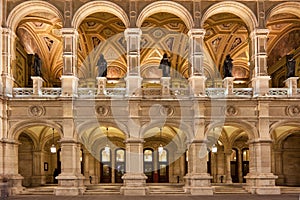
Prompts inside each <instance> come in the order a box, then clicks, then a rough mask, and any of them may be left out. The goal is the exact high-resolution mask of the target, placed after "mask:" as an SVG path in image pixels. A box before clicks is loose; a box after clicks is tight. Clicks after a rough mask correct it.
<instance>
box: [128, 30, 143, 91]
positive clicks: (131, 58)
mask: <svg viewBox="0 0 300 200" xmlns="http://www.w3.org/2000/svg"><path fill="white" fill-rule="evenodd" d="M124 34H125V39H126V42H127V66H128V67H127V76H126V78H125V81H126V95H127V96H139V95H140V94H141V85H142V78H141V74H140V41H141V35H142V31H141V29H139V28H127V29H126V30H125V33H124Z"/></svg>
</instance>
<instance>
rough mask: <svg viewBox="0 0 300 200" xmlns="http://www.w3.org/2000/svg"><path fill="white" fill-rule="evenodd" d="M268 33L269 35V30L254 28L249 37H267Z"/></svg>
mask: <svg viewBox="0 0 300 200" xmlns="http://www.w3.org/2000/svg"><path fill="white" fill-rule="evenodd" d="M269 33H270V30H269V29H262V28H256V29H254V30H253V31H252V32H251V33H250V37H255V36H257V37H259V36H263V37H264V36H265V37H267V36H268V34H269Z"/></svg>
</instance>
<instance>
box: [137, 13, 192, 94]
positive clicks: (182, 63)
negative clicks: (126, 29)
mask: <svg viewBox="0 0 300 200" xmlns="http://www.w3.org/2000/svg"><path fill="white" fill-rule="evenodd" d="M141 30H142V37H141V76H142V77H143V88H147V87H150V86H151V87H160V84H159V83H160V78H161V77H171V80H170V81H171V82H170V84H171V88H186V87H187V85H188V82H187V78H188V77H189V62H188V50H189V48H188V42H189V38H188V36H187V33H188V31H189V29H188V28H187V26H186V25H185V23H184V21H183V20H182V19H181V18H179V17H178V16H176V15H174V14H173V13H171V12H161V11H160V12H158V13H153V14H152V15H149V16H148V17H147V18H145V19H144V21H143V23H142V24H141ZM164 54H166V55H167V56H166V57H167V59H168V61H169V65H170V72H169V73H167V74H168V75H164V74H163V71H164V70H163V69H162V68H161V67H160V63H161V61H162V58H163V55H164Z"/></svg>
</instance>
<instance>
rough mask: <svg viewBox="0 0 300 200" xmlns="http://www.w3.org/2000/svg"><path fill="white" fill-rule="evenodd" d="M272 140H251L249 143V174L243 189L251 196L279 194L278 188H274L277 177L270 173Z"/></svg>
mask: <svg viewBox="0 0 300 200" xmlns="http://www.w3.org/2000/svg"><path fill="white" fill-rule="evenodd" d="M271 145H272V140H267V139H266V140H262V139H258V140H252V141H250V142H249V152H250V172H249V173H248V174H247V176H246V177H245V178H246V180H247V185H246V187H245V189H246V190H247V191H249V192H251V193H252V194H262V195H271V194H280V188H279V187H277V186H275V180H276V179H277V176H274V174H273V173H271Z"/></svg>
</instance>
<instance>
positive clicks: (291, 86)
mask: <svg viewBox="0 0 300 200" xmlns="http://www.w3.org/2000/svg"><path fill="white" fill-rule="evenodd" d="M298 79H299V77H290V78H288V79H287V80H285V81H284V83H285V86H286V87H287V88H288V96H289V97H292V96H296V95H297V81H298Z"/></svg>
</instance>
